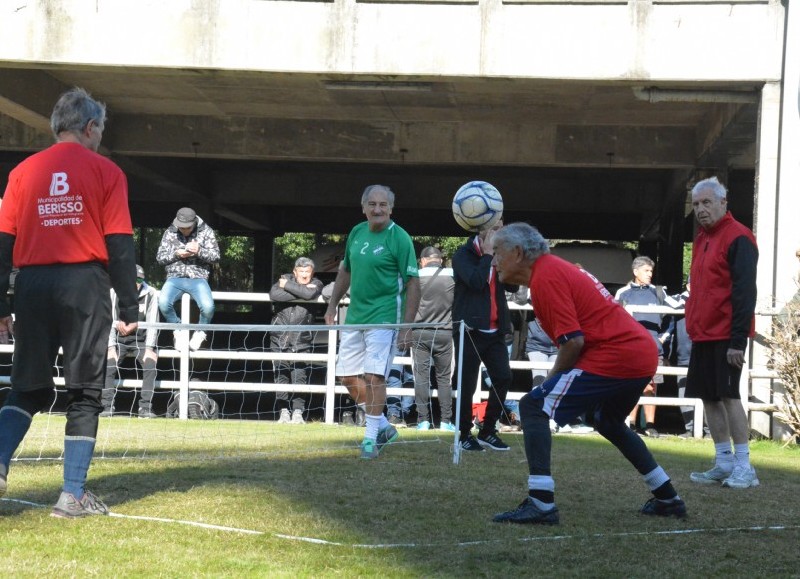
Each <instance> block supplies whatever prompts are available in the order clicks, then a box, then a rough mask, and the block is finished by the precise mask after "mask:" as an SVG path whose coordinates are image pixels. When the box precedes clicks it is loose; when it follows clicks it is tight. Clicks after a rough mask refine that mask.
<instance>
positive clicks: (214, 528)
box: [0, 498, 800, 549]
mask: <svg viewBox="0 0 800 579" xmlns="http://www.w3.org/2000/svg"><path fill="white" fill-rule="evenodd" d="M4 501H7V502H11V503H19V504H22V505H27V506H31V507H37V508H47V506H48V505H42V504H39V503H32V502H30V501H23V500H21V499H9V498H3V499H0V502H4ZM109 516H111V517H115V518H118V519H133V520H137V521H153V522H157V523H170V524H177V525H187V526H190V527H200V528H202V529H210V530H212V531H224V532H227V533H241V534H244V535H271V536H273V537H275V538H277V539H285V540H287V541H297V542H302V543H311V544H314V545H326V546H332V547H347V548H357V549H409V548H411V549H416V548H431V547H446V546H455V547H471V546H475V545H489V544H492V543H506V542H508V538H504V539H490V540H479V541H462V542H458V543H455V545H453V544H451V543H376V544H367V543H340V542H338V541H328V540H326V539H317V538H314V537H299V536H296V535H284V534H282V533H269V532H267V531H256V530H253V529H240V528H237V527H226V526H224V525H212V524H209V523H200V522H197V521H184V520H180V519H165V518H162V517H144V516H139V515H123V514H121V513H109ZM794 529H800V525H764V526H756V527H722V528H718V529H672V530H668V531H636V532H626V533H590V534H587V535H550V536H543V537H519V538H518V539H516V541H518V542H520V543H526V542H532V541H566V540H569V539H581V540H585V539H587V538H591V539H603V538H614V537H642V536H647V535H691V534H700V533H741V532H753V531H790V530H794Z"/></svg>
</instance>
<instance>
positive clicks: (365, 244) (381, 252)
mask: <svg viewBox="0 0 800 579" xmlns="http://www.w3.org/2000/svg"><path fill="white" fill-rule="evenodd" d="M393 208H394V192H393V191H392V190H391V189H390V188H389V187H387V186H386V185H370V186H369V187H367V188H366V189H365V190H364V193H363V194H362V195H361V210H362V212H363V213H364V215H365V216H366V218H367V220H366V221H362V222H361V223H359V224H358V225H356V226H355V227H354V228H353V229H352V230H351V231H350V234H349V235H348V236H347V245H346V247H345V255H344V259H343V260H342V263H341V264H340V265H339V272H338V273H337V274H336V282H335V283H334V286H333V293H332V295H331V301H330V303H329V304H328V309H327V310H326V312H325V322H326V323H327V324H329V325H332V324H333V323H334V322H335V321H336V314H337V312H336V309H337V307H338V305H339V302H340V301H341V299H342V298H343V297H344V295H345V293H347V290H348V289H349V290H350V307H349V308H348V310H347V319H346V320H345V323H346V324H363V325H367V324H369V325H373V324H375V325H384V326H385V327H376V328H371V329H364V330H346V331H342V333H341V339H340V346H339V355H338V357H337V359H336V376H339V377H340V378H341V380H342V384H344V386H345V387H346V388H347V390H348V391H349V392H350V396H351V397H352V398H353V400H355V401H356V404H364V405H365V409H366V418H367V420H366V422H367V424H366V427H367V428H366V432H365V434H364V440H363V442H362V443H361V458H363V459H366V460H371V459H374V458H378V455H379V454H380V452H381V450H383V448H384V447H385V446H386V445H387V444H389V443H391V442H393V441H394V440H395V439H397V436H398V434H397V429H396V428H395V427H394V426H392V425H391V424H389V420H388V419H387V418H386V415H385V414H384V413H383V410H384V406H385V405H386V378H387V376H388V375H389V369H390V368H391V365H392V358H393V354H392V351H393V347H394V346H395V343H396V344H397V347H398V348H399V349H400V350H405V349H407V348H408V347H409V346H410V343H411V328H410V327H409V328H404V329H403V330H401V331H400V332H398V331H397V328H395V327H392V326H393V325H395V324H399V323H406V324H411V323H413V322H414V317H415V316H416V314H417V308H418V307H419V298H420V290H419V272H418V268H417V259H416V255H415V254H414V244H413V242H412V241H411V237H410V236H409V235H408V233H406V231H405V230H404V229H402V228H401V227H400V226H399V225H397V224H396V223H395V222H394V221H393V220H392V219H391V215H392V209H393ZM351 282H352V283H351Z"/></svg>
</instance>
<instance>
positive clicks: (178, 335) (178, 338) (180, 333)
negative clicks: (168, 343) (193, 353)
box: [172, 330, 189, 352]
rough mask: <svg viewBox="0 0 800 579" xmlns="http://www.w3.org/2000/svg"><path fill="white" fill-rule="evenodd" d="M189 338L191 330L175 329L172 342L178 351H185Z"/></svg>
mask: <svg viewBox="0 0 800 579" xmlns="http://www.w3.org/2000/svg"><path fill="white" fill-rule="evenodd" d="M188 340H189V330H175V331H174V332H172V342H173V344H174V345H175V349H176V350H178V352H183V350H184V349H185V348H186V342H187V341H188Z"/></svg>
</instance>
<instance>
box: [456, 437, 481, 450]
mask: <svg viewBox="0 0 800 579" xmlns="http://www.w3.org/2000/svg"><path fill="white" fill-rule="evenodd" d="M461 450H471V451H475V452H483V447H482V446H481V445H480V444H479V443H478V441H477V440H475V437H474V436H472V435H471V434H470V435H469V436H468V437H466V438H465V439H464V440H462V441H461Z"/></svg>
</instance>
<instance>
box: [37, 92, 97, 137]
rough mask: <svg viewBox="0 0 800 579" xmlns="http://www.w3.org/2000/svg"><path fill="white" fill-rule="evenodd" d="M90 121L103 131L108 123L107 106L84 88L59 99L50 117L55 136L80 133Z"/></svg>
mask: <svg viewBox="0 0 800 579" xmlns="http://www.w3.org/2000/svg"><path fill="white" fill-rule="evenodd" d="M89 121H94V122H95V123H97V124H98V125H99V126H100V128H101V129H102V128H103V126H104V125H105V122H106V105H104V104H103V103H101V102H98V101H96V100H94V99H93V98H92V96H91V95H90V94H89V93H88V92H86V91H85V90H83V89H82V88H79V87H75V88H73V89H70V90H68V91H67V92H65V93H64V94H62V95H61V97H60V98H59V99H58V102H57V103H56V105H55V107H53V112H52V114H51V115H50V128H51V129H52V130H53V135H55V137H56V138H58V135H59V134H60V133H63V132H72V133H80V132H81V131H82V130H83V129H84V128H85V127H86V125H87V124H88V123H89Z"/></svg>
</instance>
